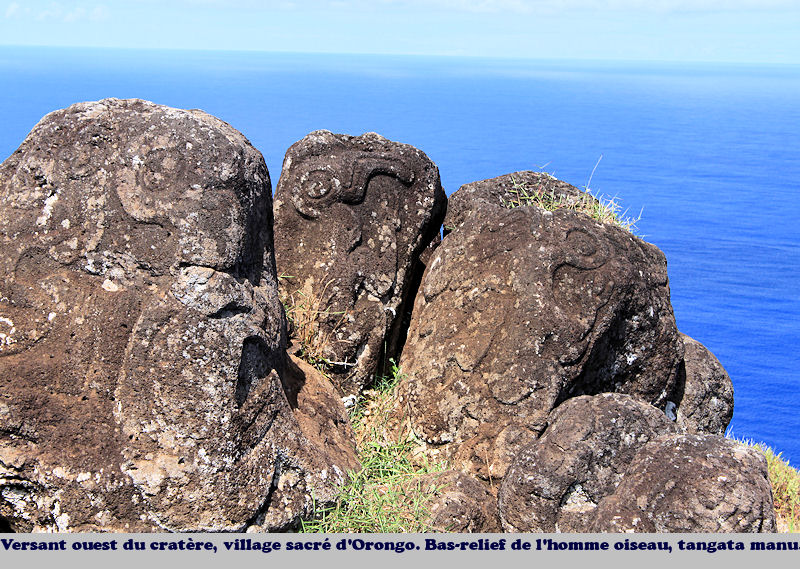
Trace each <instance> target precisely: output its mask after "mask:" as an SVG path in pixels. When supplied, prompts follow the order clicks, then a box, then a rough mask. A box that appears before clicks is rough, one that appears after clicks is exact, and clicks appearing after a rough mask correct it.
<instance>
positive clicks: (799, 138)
mask: <svg viewBox="0 0 800 569" xmlns="http://www.w3.org/2000/svg"><path fill="white" fill-rule="evenodd" d="M104 97H120V98H127V97H138V98H143V99H148V100H151V101H154V102H156V103H161V104H165V105H170V106H175V107H180V108H200V109H203V110H205V111H207V112H209V113H211V114H213V115H216V116H218V117H220V118H222V119H223V120H225V121H227V122H229V123H230V124H232V125H233V126H234V127H236V128H237V129H239V130H240V131H242V132H243V133H244V134H245V135H246V136H247V137H248V138H249V139H250V141H251V142H252V143H253V144H254V145H255V146H256V147H257V148H258V149H259V150H260V151H261V152H262V153H263V154H264V157H265V159H266V162H267V166H268V167H269V171H270V173H271V176H272V180H273V186H274V184H275V183H276V182H277V179H278V176H279V174H280V167H281V161H282V159H283V155H284V153H285V151H286V149H287V148H288V147H289V146H290V145H291V144H292V143H293V142H295V141H296V140H299V139H300V138H302V137H303V136H305V135H306V134H307V133H308V132H310V131H312V130H316V129H328V130H331V131H334V132H342V133H348V134H361V133H362V132H367V131H375V132H378V133H380V134H382V135H384V136H386V137H387V138H390V139H392V140H397V141H401V142H406V143H409V144H412V145H414V146H416V147H418V148H420V149H422V150H423V151H424V152H425V153H426V154H427V155H428V156H429V157H430V158H431V159H432V160H433V161H434V162H436V164H437V165H438V166H439V170H440V172H441V176H442V182H443V185H444V187H445V190H446V191H447V193H448V194H450V193H452V192H453V191H455V190H457V189H458V187H459V186H460V185H461V184H464V183H467V182H472V181H475V180H481V179H485V178H491V177H494V176H498V175H501V174H505V173H509V172H514V171H517V170H524V169H533V170H537V169H543V170H545V171H547V172H549V173H552V174H554V175H555V176H557V177H558V178H561V179H563V180H566V181H568V182H570V183H572V184H574V185H576V186H579V187H580V186H585V185H587V184H589V185H590V186H591V188H592V190H593V191H594V192H595V193H596V194H601V195H605V196H607V197H615V198H616V199H617V200H618V201H619V203H620V204H621V205H622V207H623V209H626V210H627V212H628V215H629V216H630V217H639V216H640V215H641V219H640V220H639V221H638V223H637V227H636V229H635V232H636V233H637V234H638V235H640V236H642V237H643V238H644V239H646V240H647V241H650V242H652V243H654V244H656V245H658V246H659V247H660V248H661V249H662V250H663V251H664V252H665V253H666V256H667V259H668V263H669V276H670V286H671V291H672V302H673V305H674V307H675V316H676V319H677V323H678V327H679V329H680V330H681V331H683V332H685V333H686V334H688V335H690V336H692V337H693V338H695V339H697V340H698V341H700V342H702V343H703V344H705V345H706V346H707V347H708V348H709V349H711V351H713V352H714V354H716V355H717V357H718V358H719V359H720V361H721V362H722V364H723V365H724V366H725V368H726V369H727V371H728V373H729V374H730V376H731V378H732V380H733V384H734V389H735V413H734V418H733V421H732V423H731V427H730V430H731V431H732V434H733V435H734V436H736V437H738V438H748V439H754V440H756V441H763V442H765V443H767V444H769V445H771V446H773V447H774V448H775V449H777V450H778V451H782V452H783V455H784V457H786V458H788V459H790V460H791V461H792V462H793V463H794V464H800V437H798V436H796V434H797V433H800V412H798V404H799V403H800V392H799V390H798V387H800V385H799V384H798V381H799V380H800V376H799V375H798V366H799V365H800V355H798V354H800V351H799V350H800V286H798V277H800V67H798V66H754V65H732V64H726V65H720V64H714V65H711V64H692V65H688V64H671V63H641V62H640V63H626V62H594V61H532V60H496V59H480V58H473V59H468V58H435V57H400V56H397V57H394V56H348V55H309V54H276V53H271V54H270V53H243V52H240V53H237V52H199V51H198V52H188V51H187V52H181V51H144V50H143V51H128V50H114V51H103V50H91V49H85V50H80V49H52V48H11V47H2V48H0V125H1V126H0V160H4V159H5V158H6V157H7V156H8V155H9V154H11V152H13V151H14V149H15V148H16V147H17V146H18V145H19V144H20V142H22V140H23V138H24V137H25V135H26V134H27V133H28V132H29V131H30V129H31V127H33V125H34V124H35V123H36V122H37V121H38V120H39V119H40V118H41V117H42V116H43V115H44V114H46V113H48V112H50V111H52V110H55V109H58V108H63V107H66V106H68V105H70V104H72V103H75V102H77V101H87V100H97V99H101V98H104ZM601 157H602V159H601ZM589 182H590V183H589Z"/></svg>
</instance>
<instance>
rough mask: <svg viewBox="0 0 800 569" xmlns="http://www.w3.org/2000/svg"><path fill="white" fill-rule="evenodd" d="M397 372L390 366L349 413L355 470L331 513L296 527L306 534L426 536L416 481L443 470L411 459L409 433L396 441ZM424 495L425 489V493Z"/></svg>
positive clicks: (423, 498) (413, 445) (424, 497)
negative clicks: (358, 465)
mask: <svg viewBox="0 0 800 569" xmlns="http://www.w3.org/2000/svg"><path fill="white" fill-rule="evenodd" d="M400 377H401V372H400V369H399V368H398V367H397V364H396V363H395V362H394V361H392V368H391V373H390V374H389V375H388V376H386V377H382V378H379V379H378V381H377V382H376V384H375V388H374V389H371V390H368V391H365V392H364V395H363V396H362V398H361V400H360V401H359V402H358V403H357V404H356V405H355V407H354V408H353V409H352V410H351V421H352V423H353V430H354V431H355V433H356V442H357V445H358V451H359V459H360V461H361V466H362V468H361V470H360V471H359V472H351V473H350V482H349V483H348V485H347V486H346V487H345V488H344V489H343V491H342V493H341V494H340V495H339V497H338V499H337V502H336V504H335V505H334V506H333V507H330V508H327V509H322V510H320V511H318V512H316V514H315V516H314V517H313V519H311V520H310V521H304V522H303V523H302V527H301V531H303V532H306V533H408V532H412V533H419V532H426V531H431V530H432V528H431V527H430V526H429V525H428V523H427V520H428V519H429V518H430V511H429V509H428V506H427V504H428V502H429V500H430V495H429V494H428V492H423V490H422V488H421V485H420V483H419V477H420V476H421V475H423V474H428V473H431V472H439V471H442V470H444V465H443V464H433V463H430V462H429V461H427V460H426V459H424V458H420V457H418V456H417V454H416V453H415V450H416V449H417V447H418V446H419V443H418V441H416V440H415V439H414V437H413V436H412V435H411V434H410V433H409V434H406V436H404V437H400V438H399V440H398V438H397V437H396V435H395V433H396V429H395V426H394V423H395V421H394V420H393V417H392V410H393V409H394V402H395V387H396V386H397V383H398V382H399V381H400ZM427 490H428V491H430V488H427Z"/></svg>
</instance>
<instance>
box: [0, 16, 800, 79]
mask: <svg viewBox="0 0 800 569" xmlns="http://www.w3.org/2000/svg"><path fill="white" fill-rule="evenodd" d="M0 44H5V45H48V46H91V47H125V48H170V49H172V48H177V49H227V50H260V51H294V52H333V53H379V54H387V53H391V54H426V55H467V56H492V57H524V58H577V59H622V60H669V61H715V62H721V61H730V62H757V63H795V64H798V63H800V0H550V1H544V0H305V1H299V0H294V1H292V0H274V1H270V0H267V1H260V2H259V1H256V0H173V1H170V0H128V1H110V0H56V1H50V0H16V1H8V0H0Z"/></svg>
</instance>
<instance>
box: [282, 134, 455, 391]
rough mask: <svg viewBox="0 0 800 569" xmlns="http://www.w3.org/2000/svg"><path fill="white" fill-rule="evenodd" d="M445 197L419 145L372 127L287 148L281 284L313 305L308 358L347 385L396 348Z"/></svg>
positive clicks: (365, 379)
mask: <svg viewBox="0 0 800 569" xmlns="http://www.w3.org/2000/svg"><path fill="white" fill-rule="evenodd" d="M446 200H447V198H446V197H445V194H444V191H443V190H442V187H441V183H440V180H439V171H438V169H437V168H436V165H435V164H434V163H433V162H431V161H430V160H429V159H428V157H427V156H425V154H424V153H423V152H421V151H419V150H417V149H416V148H414V147H412V146H409V145H407V144H400V143H397V142H392V141H389V140H387V139H385V138H383V137H382V136H380V135H378V134H375V133H367V134H363V135H361V136H357V137H353V136H347V135H341V134H333V133H331V132H328V131H324V130H320V131H315V132H312V133H311V134H309V135H308V136H306V137H305V138H303V139H302V140H300V141H299V142H296V143H295V144H293V145H292V146H291V148H289V150H288V152H287V153H286V158H285V159H284V163H283V171H282V172H281V178H280V181H279V183H278V188H277V192H276V195H275V204H274V211H275V257H276V262H277V266H278V272H279V274H282V275H286V277H287V278H284V279H281V288H282V293H283V295H284V298H286V299H287V303H288V304H289V305H294V306H297V305H299V304H304V305H305V308H304V310H307V309H308V307H311V310H312V311H313V314H312V315H311V316H312V317H313V320H314V326H315V330H316V334H317V337H318V338H322V339H324V341H323V342H322V345H321V346H320V351H321V352H322V353H321V354H319V355H318V356H315V357H319V358H321V359H325V360H327V361H328V362H329V363H330V364H331V366H330V367H331V375H332V377H333V378H334V380H335V381H336V383H337V384H338V385H339V387H340V388H341V390H342V391H343V392H344V393H345V394H354V393H356V392H358V391H360V390H361V389H362V388H363V387H364V386H365V385H367V384H368V383H369V382H370V381H371V380H372V377H373V374H374V373H375V372H376V371H378V367H379V365H381V363H382V362H384V363H385V362H388V360H389V358H392V357H395V356H396V354H397V353H398V351H399V349H400V346H399V345H398V344H399V341H400V336H401V331H400V326H401V324H402V322H403V318H404V315H405V314H406V313H407V312H408V311H409V310H410V307H411V301H413V298H412V299H409V298H408V297H409V294H410V293H413V291H414V290H415V289H416V286H418V282H419V278H420V276H421V265H420V263H419V256H420V254H421V253H422V252H423V251H424V250H425V248H426V247H427V246H428V244H429V243H430V242H431V241H432V240H433V238H434V237H435V236H436V235H437V234H438V232H439V228H440V226H441V222H442V219H443V217H444V213H445V208H446Z"/></svg>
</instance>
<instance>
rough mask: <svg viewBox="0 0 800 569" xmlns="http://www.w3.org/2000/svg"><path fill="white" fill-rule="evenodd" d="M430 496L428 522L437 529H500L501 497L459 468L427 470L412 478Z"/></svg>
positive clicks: (478, 530)
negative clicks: (499, 500) (497, 496)
mask: <svg viewBox="0 0 800 569" xmlns="http://www.w3.org/2000/svg"><path fill="white" fill-rule="evenodd" d="M411 484H413V485H414V486H415V487H416V488H415V490H417V491H421V492H422V493H423V494H424V495H425V496H427V497H428V501H427V502H425V505H424V507H425V509H426V510H428V511H429V512H430V516H429V518H428V519H427V520H426V523H427V524H428V525H429V526H430V527H431V529H433V530H434V531H441V532H458V533H492V532H499V531H501V529H500V520H499V518H498V515H497V499H496V498H495V497H494V496H493V495H492V494H491V493H490V492H489V491H488V490H487V488H486V486H484V485H483V484H481V483H480V482H478V481H477V480H475V479H474V478H472V477H471V476H469V475H467V474H464V473H463V472H458V471H456V470H447V471H445V472H434V473H431V474H425V475H423V476H421V477H419V478H418V479H414V480H413V482H411Z"/></svg>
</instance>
